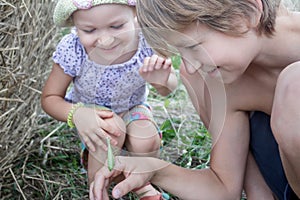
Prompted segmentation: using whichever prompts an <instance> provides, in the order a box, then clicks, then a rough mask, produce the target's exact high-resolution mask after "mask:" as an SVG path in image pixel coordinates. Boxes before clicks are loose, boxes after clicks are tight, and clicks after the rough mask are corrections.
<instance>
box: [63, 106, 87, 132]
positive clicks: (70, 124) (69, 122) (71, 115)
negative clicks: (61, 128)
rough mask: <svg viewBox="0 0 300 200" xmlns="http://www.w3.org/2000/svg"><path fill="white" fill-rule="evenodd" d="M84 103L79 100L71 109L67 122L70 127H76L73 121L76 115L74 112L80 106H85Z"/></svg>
mask: <svg viewBox="0 0 300 200" xmlns="http://www.w3.org/2000/svg"><path fill="white" fill-rule="evenodd" d="M83 106H84V104H83V103H81V102H79V103H76V104H75V105H73V106H72V108H71V110H70V111H69V113H68V118H67V124H68V126H69V127H70V128H74V127H75V124H74V123H73V116H74V113H75V111H76V110H77V109H78V108H80V107H83Z"/></svg>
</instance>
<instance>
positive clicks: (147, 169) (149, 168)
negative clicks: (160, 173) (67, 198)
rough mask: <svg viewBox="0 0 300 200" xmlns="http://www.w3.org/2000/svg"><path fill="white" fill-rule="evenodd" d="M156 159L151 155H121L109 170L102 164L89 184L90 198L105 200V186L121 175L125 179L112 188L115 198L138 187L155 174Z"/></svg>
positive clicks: (92, 199)
mask: <svg viewBox="0 0 300 200" xmlns="http://www.w3.org/2000/svg"><path fill="white" fill-rule="evenodd" d="M156 161H158V159H155V158H151V157H122V156H117V157H116V160H115V168H114V169H113V170H112V171H109V169H108V168H107V166H103V167H102V168H101V169H100V170H98V171H97V173H96V175H95V177H94V182H92V183H91V185H90V200H107V199H109V198H108V194H107V187H108V186H109V184H110V182H111V180H112V179H114V178H116V177H118V176H120V175H123V176H124V177H125V179H124V180H123V181H121V182H120V183H118V184H117V185H116V186H115V187H114V189H113V190H112V195H113V197H114V198H115V199H118V198H121V197H122V196H124V195H125V194H127V193H128V192H130V191H132V190H133V189H135V188H139V187H141V186H143V185H145V184H146V183H148V182H149V180H150V179H151V178H152V177H153V176H154V175H155V171H156V170H157V169H159V168H161V167H162V166H160V167H157V163H159V162H156Z"/></svg>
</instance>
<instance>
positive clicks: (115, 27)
mask: <svg viewBox="0 0 300 200" xmlns="http://www.w3.org/2000/svg"><path fill="white" fill-rule="evenodd" d="M123 25H124V24H120V25H115V26H111V28H113V29H120V28H122V27H123Z"/></svg>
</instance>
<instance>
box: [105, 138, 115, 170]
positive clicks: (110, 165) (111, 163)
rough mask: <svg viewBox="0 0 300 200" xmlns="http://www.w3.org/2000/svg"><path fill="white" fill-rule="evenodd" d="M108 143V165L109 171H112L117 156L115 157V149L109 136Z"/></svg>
mask: <svg viewBox="0 0 300 200" xmlns="http://www.w3.org/2000/svg"><path fill="white" fill-rule="evenodd" d="M106 143H107V166H108V169H109V171H111V170H112V169H113V168H114V166H115V158H114V154H113V150H112V148H111V145H110V139H109V138H108V137H107V138H106Z"/></svg>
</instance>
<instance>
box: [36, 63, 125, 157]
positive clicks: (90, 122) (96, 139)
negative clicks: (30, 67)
mask: <svg viewBox="0 0 300 200" xmlns="http://www.w3.org/2000/svg"><path fill="white" fill-rule="evenodd" d="M72 79H73V78H72V77H71V76H69V75H67V74H65V73H64V71H63V69H62V68H61V67H60V66H59V65H58V64H55V63H54V64H53V67H52V71H51V73H50V75H49V78H48V80H47V81H46V83H45V86H44V88H43V91H42V97H41V104H42V108H43V109H44V111H45V112H46V113H48V114H49V115H50V116H51V117H53V118H55V119H56V120H59V121H63V122H66V121H67V118H68V114H69V112H70V111H71V109H72V107H73V106H74V104H72V103H69V102H67V101H65V99H64V97H65V94H66V91H67V89H68V87H69V85H70V83H71V81H72ZM112 116H113V113H112V112H108V111H98V110H96V112H95V110H94V109H93V108H87V107H80V108H77V109H76V110H75V111H74V113H73V118H72V122H73V123H74V124H75V126H76V128H77V130H78V132H79V135H80V136H81V139H82V140H83V141H84V142H85V144H86V146H87V147H88V148H89V149H90V150H91V151H95V150H96V147H95V144H97V145H99V146H101V147H102V148H103V149H106V148H107V147H106V143H105V140H103V141H102V140H101V138H106V137H110V138H111V139H112V137H111V135H114V136H120V135H121V134H122V133H120V132H116V131H114V130H115V127H111V126H110V125H109V124H108V123H106V122H105V120H104V119H105V118H110V117H112ZM111 142H112V143H113V144H114V145H117V140H115V139H112V140H111Z"/></svg>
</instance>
